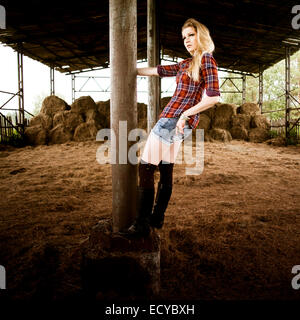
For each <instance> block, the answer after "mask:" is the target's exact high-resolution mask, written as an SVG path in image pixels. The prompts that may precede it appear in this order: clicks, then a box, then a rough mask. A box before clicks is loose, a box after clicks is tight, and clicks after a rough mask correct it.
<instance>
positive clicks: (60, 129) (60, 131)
mask: <svg viewBox="0 0 300 320" xmlns="http://www.w3.org/2000/svg"><path fill="white" fill-rule="evenodd" d="M72 137H73V134H72V132H71V131H70V130H68V129H67V128H66V127H65V126H64V125H63V124H62V123H61V124H58V125H57V126H55V127H54V128H52V129H51V130H50V132H49V143H50V144H56V143H57V144H59V143H65V142H67V141H71V140H72Z"/></svg>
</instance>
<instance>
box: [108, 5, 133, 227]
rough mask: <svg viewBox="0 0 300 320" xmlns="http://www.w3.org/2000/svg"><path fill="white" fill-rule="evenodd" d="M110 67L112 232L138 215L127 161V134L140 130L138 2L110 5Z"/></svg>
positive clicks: (131, 167)
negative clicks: (138, 107)
mask: <svg viewBox="0 0 300 320" xmlns="http://www.w3.org/2000/svg"><path fill="white" fill-rule="evenodd" d="M109 33H110V64H111V99H110V101H111V105H110V106H111V113H110V114H111V130H112V134H111V155H112V159H115V163H112V193H113V199H112V202H113V203H112V218H113V232H118V231H121V230H124V229H126V228H128V227H129V226H130V224H131V223H132V222H133V220H134V218H135V215H136V201H135V200H136V186H137V166H136V164H131V163H129V161H128V150H129V149H130V147H131V144H133V143H131V144H130V143H129V142H128V143H127V141H128V139H127V137H128V132H129V131H130V130H131V129H134V128H136V127H137V96H136V87H137V84H136V82H137V81H136V80H137V78H136V62H137V4H136V0H110V1H109Z"/></svg>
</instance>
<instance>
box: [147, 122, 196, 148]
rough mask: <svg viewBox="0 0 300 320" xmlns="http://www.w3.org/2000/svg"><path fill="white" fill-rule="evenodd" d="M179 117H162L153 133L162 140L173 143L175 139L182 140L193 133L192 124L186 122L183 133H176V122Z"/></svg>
mask: <svg viewBox="0 0 300 320" xmlns="http://www.w3.org/2000/svg"><path fill="white" fill-rule="evenodd" d="M178 120H179V118H160V119H159V120H158V121H157V122H156V124H155V126H154V127H153V129H152V130H151V133H152V134H155V136H156V137H158V138H159V139H160V140H161V141H162V142H164V143H166V144H169V145H171V144H172V143H174V142H175V141H182V140H184V139H186V138H187V137H188V136H189V135H190V134H191V133H192V129H191V127H190V125H189V124H188V123H187V122H186V124H185V126H184V129H183V132H184V133H183V134H182V133H180V132H178V133H177V134H176V124H177V121H178Z"/></svg>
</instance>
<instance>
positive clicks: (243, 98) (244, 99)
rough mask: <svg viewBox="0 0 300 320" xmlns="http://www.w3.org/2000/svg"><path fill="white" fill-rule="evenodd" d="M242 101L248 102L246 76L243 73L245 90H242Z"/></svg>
mask: <svg viewBox="0 0 300 320" xmlns="http://www.w3.org/2000/svg"><path fill="white" fill-rule="evenodd" d="M242 102H243V103H245V102H246V76H245V75H243V92H242Z"/></svg>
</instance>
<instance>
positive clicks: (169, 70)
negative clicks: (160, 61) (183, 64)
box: [157, 63, 180, 77]
mask: <svg viewBox="0 0 300 320" xmlns="http://www.w3.org/2000/svg"><path fill="white" fill-rule="evenodd" d="M179 68H180V66H179V63H177V64H171V65H168V66H162V65H158V66H157V73H158V75H159V76H160V77H175V76H176V75H177V72H178V71H179Z"/></svg>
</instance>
